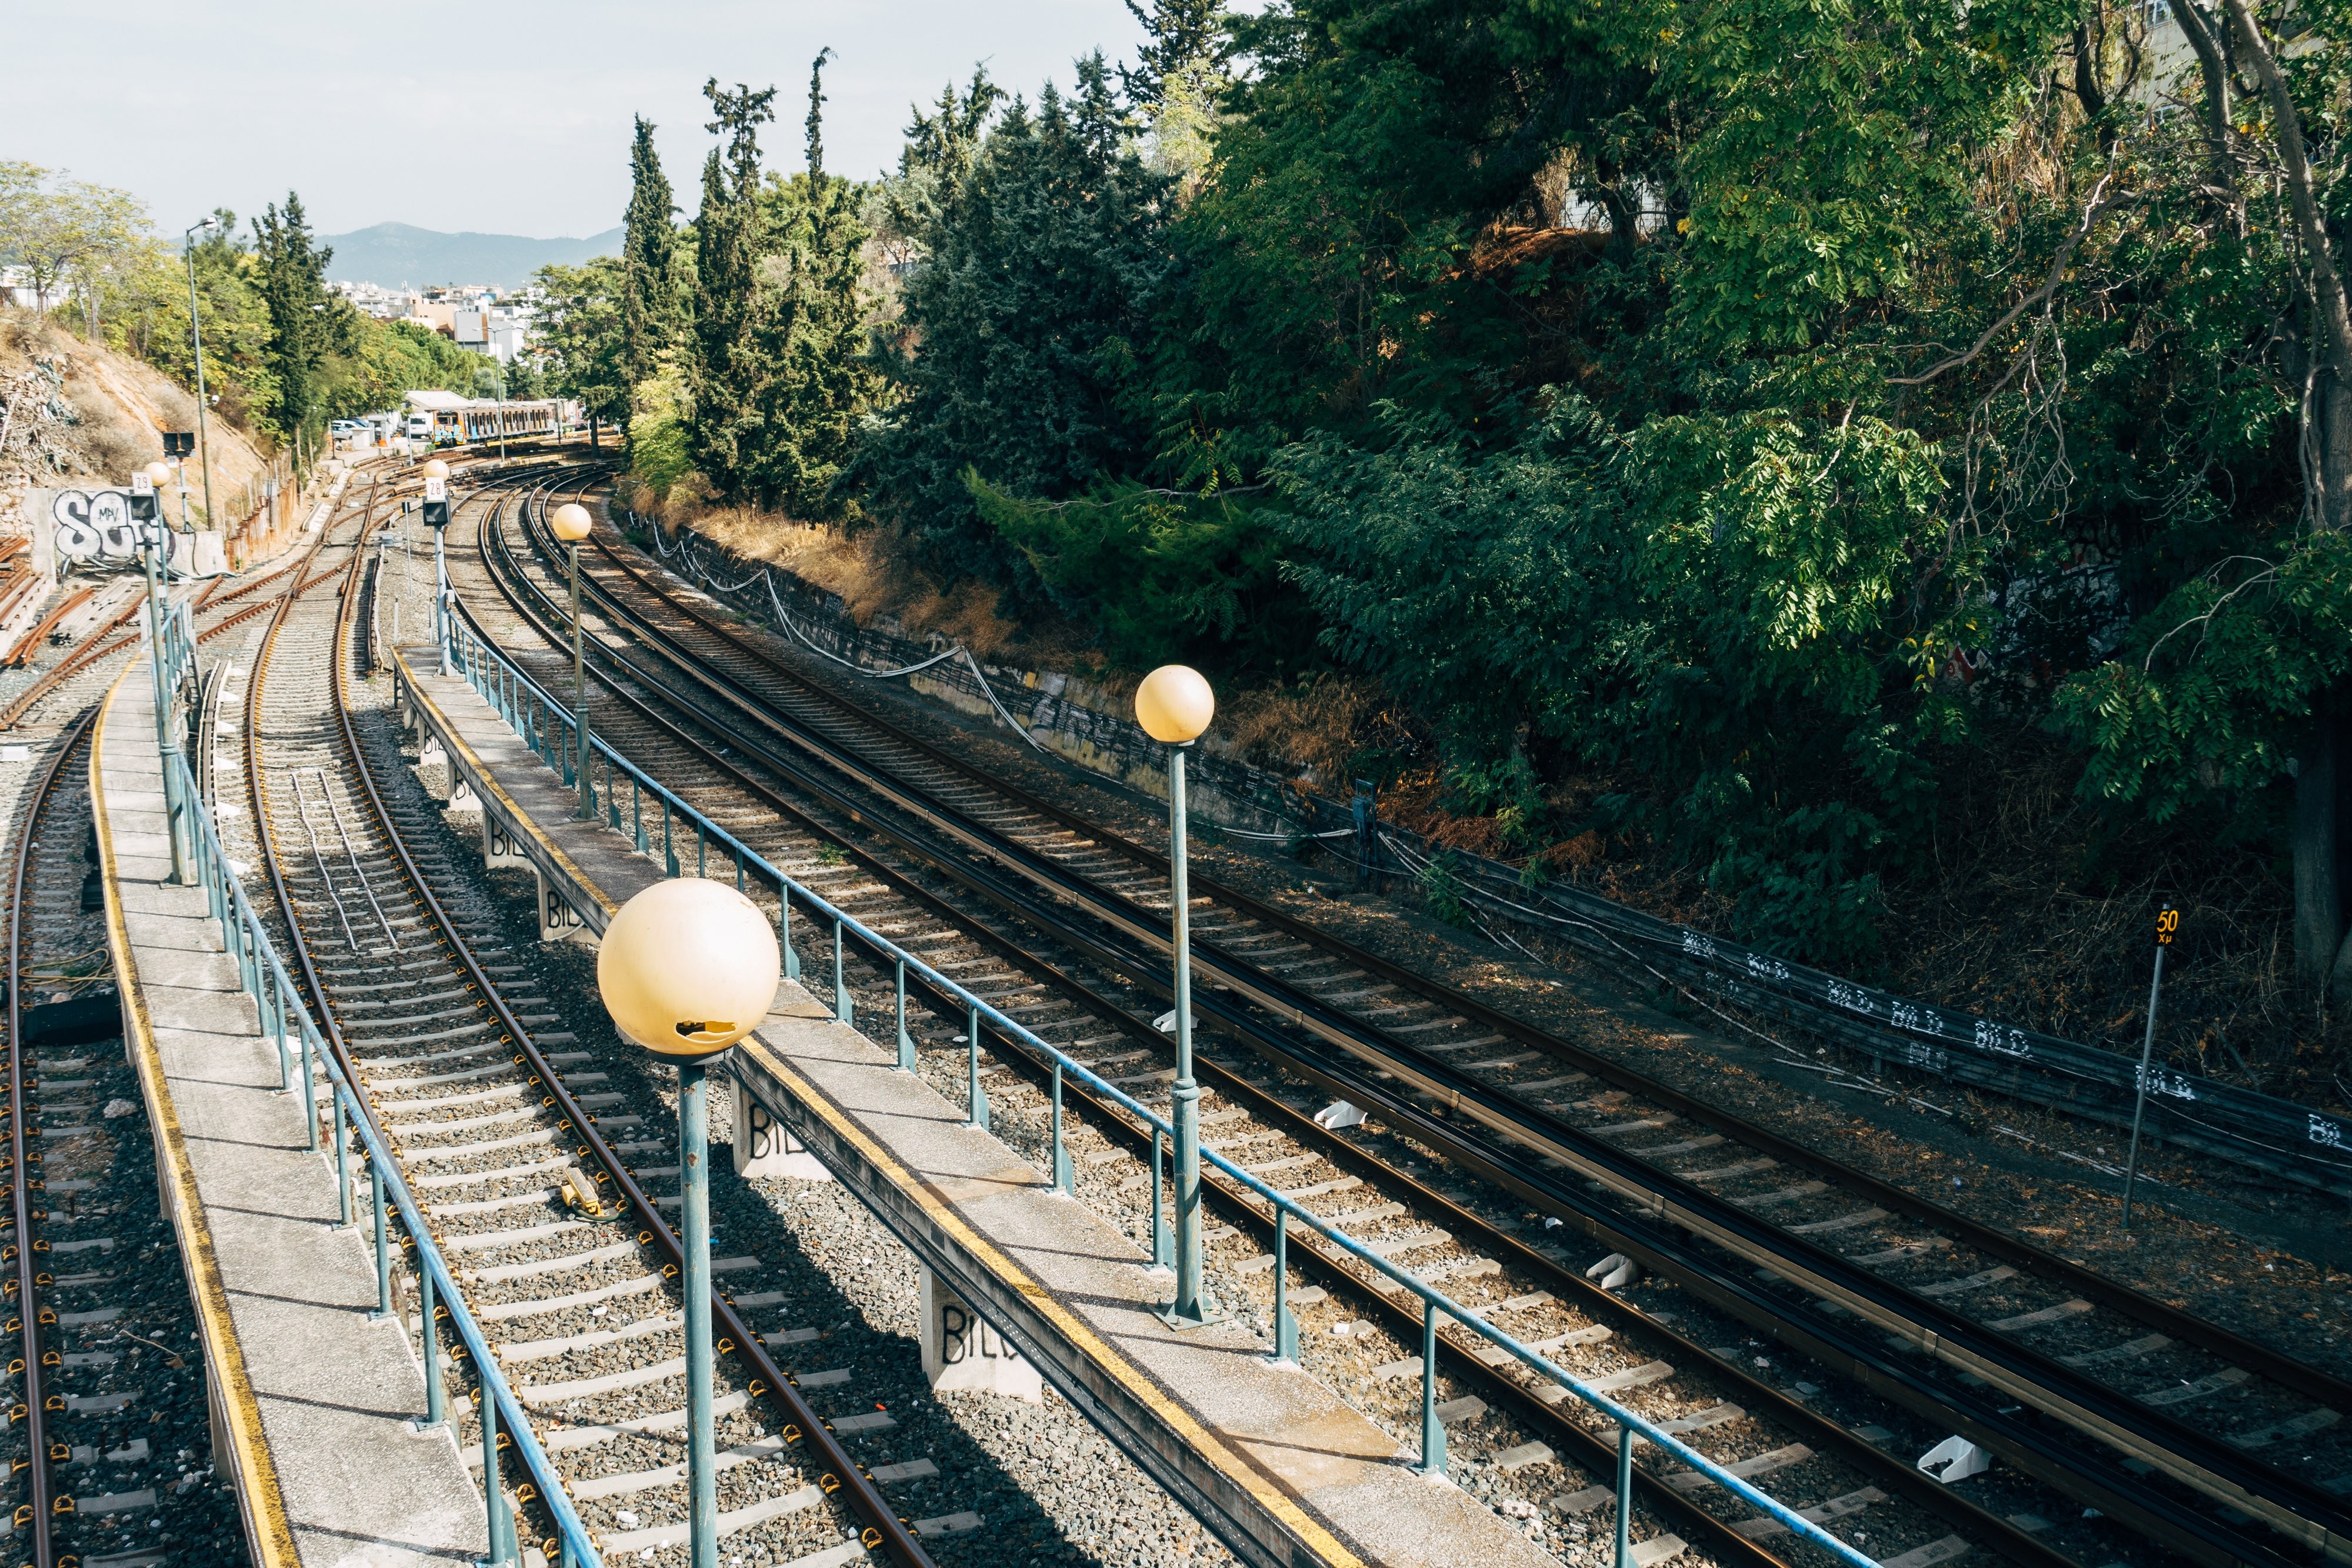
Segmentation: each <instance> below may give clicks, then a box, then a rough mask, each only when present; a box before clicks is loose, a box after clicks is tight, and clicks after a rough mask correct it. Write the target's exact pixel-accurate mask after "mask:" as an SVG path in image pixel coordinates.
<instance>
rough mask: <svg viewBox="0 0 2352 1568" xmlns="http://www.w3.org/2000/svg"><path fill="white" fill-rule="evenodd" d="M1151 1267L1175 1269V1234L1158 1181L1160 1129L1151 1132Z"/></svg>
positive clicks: (1173, 1270) (1171, 1270)
mask: <svg viewBox="0 0 2352 1568" xmlns="http://www.w3.org/2000/svg"><path fill="white" fill-rule="evenodd" d="M1151 1267H1152V1268H1155V1269H1160V1268H1164V1269H1166V1270H1168V1271H1169V1272H1170V1273H1171V1274H1172V1273H1174V1272H1175V1269H1176V1233H1175V1232H1174V1231H1172V1230H1170V1229H1169V1228H1168V1209H1167V1204H1166V1201H1165V1199H1164V1198H1163V1197H1162V1196H1161V1192H1160V1129H1159V1128H1157V1127H1155V1128H1153V1129H1152V1130H1151Z"/></svg>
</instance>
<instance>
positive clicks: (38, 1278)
mask: <svg viewBox="0 0 2352 1568" xmlns="http://www.w3.org/2000/svg"><path fill="white" fill-rule="evenodd" d="M317 548H318V547H317V546H315V545H314V546H313V547H312V548H311V549H310V551H309V552H305V553H304V556H303V558H302V560H301V561H298V562H295V563H291V564H289V565H288V566H285V567H281V568H280V569H279V570H278V571H276V572H273V573H271V574H269V575H268V576H267V577H264V578H261V579H259V580H257V581H256V582H254V583H251V584H247V585H246V586H245V587H243V588H241V589H240V590H238V592H237V594H236V595H229V597H230V598H235V597H240V596H242V595H246V594H250V593H252V592H254V591H256V590H257V589H259V588H261V587H263V586H265V585H266V584H269V583H272V582H275V581H276V580H277V579H278V578H279V577H282V576H284V575H285V574H287V573H288V572H290V571H293V570H295V569H296V568H298V567H299V566H301V565H303V564H305V563H307V562H308V561H309V560H310V558H311V557H312V556H315V555H316V553H317ZM219 582H220V579H217V578H216V579H215V580H214V584H213V586H214V587H216V586H217V585H218V584H219ZM211 592H212V589H211V588H210V587H208V588H207V589H206V590H205V595H204V596H203V597H202V598H200V599H199V600H198V601H197V603H196V605H192V606H191V608H200V607H206V606H205V603H204V601H205V599H209V597H210V596H211ZM226 602H227V599H224V600H223V601H222V603H224V604H226ZM146 603H147V601H146V597H145V595H140V596H139V597H138V598H136V599H134V600H133V601H132V603H131V607H130V608H129V609H127V610H126V611H124V612H123V614H122V615H121V616H118V617H117V618H116V619H115V620H114V621H113V622H111V623H110V626H120V625H121V623H122V622H123V621H124V620H128V619H130V618H131V617H132V616H137V615H138V614H140V613H141V611H142V610H143V609H144V608H145V606H146ZM212 607H217V606H212ZM267 607H268V604H266V603H265V604H264V605H256V606H254V607H253V611H248V612H245V614H250V613H254V612H257V611H258V610H260V609H264V608H267ZM243 618H244V614H240V615H238V616H232V617H230V618H229V619H228V620H226V621H223V622H219V623H216V624H215V625H214V626H209V627H206V628H205V630H204V631H203V632H201V633H200V634H198V635H199V640H202V639H204V638H209V637H215V636H217V635H218V634H219V633H221V632H223V631H226V630H227V629H228V628H229V626H233V625H236V624H237V622H239V621H240V620H242V619H243ZM100 635H103V634H102V633H100V634H93V637H92V641H93V642H95V640H96V637H97V636H100ZM130 640H131V639H128V638H126V639H123V643H122V646H128V644H129V642H130ZM86 651H87V650H86ZM106 651H110V650H108V649H103V648H101V649H98V650H97V653H96V654H92V655H91V656H90V657H87V658H82V659H81V660H80V662H79V664H77V665H74V666H73V668H66V667H65V666H62V665H61V666H60V667H59V669H58V670H57V671H52V672H51V673H52V676H55V677H57V678H58V679H63V677H64V676H67V675H70V674H71V673H73V671H74V670H75V669H79V668H87V666H88V665H89V664H90V663H94V662H95V661H96V658H97V657H98V655H101V654H103V653H104V652H106ZM58 679H50V680H48V681H47V684H46V685H43V684H37V685H36V686H35V687H33V688H29V689H27V691H26V693H25V694H24V695H23V696H22V697H20V698H19V699H18V703H19V704H20V705H21V707H24V708H28V707H30V706H31V704H32V702H33V701H37V700H39V698H40V697H42V696H44V695H46V694H47V691H48V690H51V689H55V687H56V685H57V684H58ZM99 711H100V710H99V708H98V706H97V705H95V704H93V705H92V706H91V707H90V708H89V709H88V710H85V711H84V712H83V713H82V714H80V715H79V717H78V718H76V719H75V720H74V721H73V722H72V724H71V726H70V727H69V728H68V730H67V731H65V732H64V733H63V734H61V735H60V736H59V737H58V740H57V742H56V743H55V745H54V749H53V750H52V752H50V755H49V758H48V760H47V763H45V764H44V765H43V768H42V771H41V773H40V776H39V778H38V779H37V782H36V783H35V784H34V787H33V790H32V793H31V796H30V798H29V800H28V802H27V804H26V812H25V816H24V817H23V818H22V821H21V824H20V830H19V834H18V837H17V843H16V855H15V858H14V859H13V862H12V865H11V868H10V874H9V889H8V916H7V920H8V930H7V941H6V949H7V974H6V980H5V984H6V987H7V995H8V1037H7V1043H8V1091H9V1106H10V1116H9V1132H8V1162H7V1169H8V1171H9V1173H10V1178H9V1179H8V1180H7V1184H6V1186H5V1189H0V1191H5V1194H6V1196H7V1197H8V1199H9V1202H10V1205H11V1213H12V1215H13V1219H14V1224H15V1226H16V1245H15V1246H14V1247H10V1248H9V1249H8V1253H9V1255H10V1257H11V1259H12V1260H13V1261H14V1263H15V1264H16V1269H15V1272H14V1275H13V1277H12V1278H10V1279H8V1281H7V1291H6V1293H7V1294H8V1295H9V1296H12V1297H14V1298H15V1304H16V1319H15V1320H14V1321H11V1322H10V1323H9V1324H8V1327H9V1328H10V1329H11V1330H14V1331H18V1332H19V1333H20V1335H21V1340H22V1343H23V1346H24V1354H23V1358H22V1362H21V1367H22V1371H23V1374H24V1378H25V1397H24V1400H23V1402H22V1404H21V1405H18V1406H17V1407H16V1408H15V1409H13V1410H12V1411H11V1412H10V1416H11V1418H12V1420H13V1419H16V1418H19V1417H21V1419H23V1421H24V1422H25V1424H26V1461H25V1463H24V1468H25V1470H26V1485H27V1487H28V1489H29V1490H30V1492H31V1497H30V1500H28V1501H27V1502H26V1503H25V1504H23V1505H20V1506H19V1508H18V1509H17V1510H16V1516H15V1522H16V1525H17V1526H18V1527H19V1528H22V1529H26V1530H27V1531H28V1533H29V1539H28V1542H27V1546H28V1549H29V1550H30V1552H31V1553H32V1556H31V1559H30V1562H31V1563H32V1568H57V1564H58V1562H59V1559H58V1554H57V1542H56V1540H55V1536H54V1533H53V1531H54V1526H55V1523H56V1521H58V1519H61V1518H65V1517H69V1516H70V1515H71V1514H72V1512H73V1500H72V1498H71V1497H70V1496H68V1495H66V1494H64V1493H56V1492H52V1490H51V1481H50V1476H49V1467H50V1465H51V1464H53V1463H55V1462H56V1461H57V1460H58V1459H59V1458H64V1457H66V1456H64V1455H62V1454H60V1453H58V1452H57V1451H56V1450H55V1449H53V1448H52V1447H51V1445H50V1443H49V1441H48V1427H47V1424H48V1417H49V1415H52V1414H53V1413H55V1412H58V1411H61V1410H63V1409H64V1407H65V1405H64V1396H63V1395H62V1394H59V1395H55V1396H52V1395H50V1394H47V1392H46V1386H47V1372H48V1369H49V1368H50V1367H52V1366H58V1365H61V1364H62V1357H61V1354H60V1352H56V1351H52V1350H48V1349H47V1348H45V1345H44V1339H45V1336H44V1335H43V1333H42V1330H43V1329H44V1328H46V1327H47V1326H48V1325H50V1324H52V1323H54V1322H55V1321H56V1313H55V1310H54V1309H51V1308H48V1307H47V1306H44V1305H42V1304H41V1303H40V1288H41V1287H42V1286H43V1285H46V1284H47V1283H48V1282H49V1277H48V1276H47V1274H46V1273H45V1272H43V1271H42V1270H41V1268H40V1267H39V1263H40V1258H41V1255H42V1253H43V1252H44V1251H46V1249H47V1241H46V1240H43V1239H41V1238H37V1237H35V1236H34V1235H33V1228H32V1227H33V1221H35V1220H36V1219H39V1218H42V1217H45V1215H46V1211H44V1210H41V1209H37V1208H35V1207H33V1194H34V1193H35V1192H36V1191H38V1190H41V1189H42V1187H43V1183H42V1182H41V1180H40V1179H39V1178H38V1177H37V1175H36V1173H35V1169H34V1167H35V1166H36V1165H37V1164H38V1163H40V1162H41V1155H40V1152H38V1151H37V1150H33V1149H30V1148H28V1147H27V1143H26V1140H27V1138H28V1136H30V1135H31V1133H32V1131H34V1130H33V1129H32V1127H31V1120H32V1113H33V1102H32V1096H33V1093H34V1091H35V1090H36V1089H37V1088H38V1087H39V1079H37V1077H36V1076H34V1075H33V1074H32V1072H31V1070H30V1068H31V1065H32V1064H31V1060H30V1056H29V1052H28V1050H27V1047H26V1043H25V1037H24V982H23V970H24V963H25V924H24V918H23V917H24V910H25V900H26V877H27V874H28V872H29V870H30V868H31V864H32V854H33V842H34V838H35V837H36V835H37V830H38V828H39V825H40V819H41V814H42V812H43V811H45V810H46V809H47V806H48V804H49V800H50V797H51V795H53V794H54V793H55V791H56V788H57V784H58V779H59V778H60V777H61V776H62V775H63V773H64V770H65V764H66V763H67V762H68V759H69V758H70V757H71V756H72V754H73V752H75V751H76V750H77V749H78V748H79V746H80V745H81V744H82V742H84V740H86V739H87V738H88V736H89V732H90V730H91V728H92V726H94V725H95V724H96V723H97V721H98V715H99ZM0 728H5V725H0ZM66 1560H67V1561H72V1559H71V1557H70V1556H68V1558H67V1559H66Z"/></svg>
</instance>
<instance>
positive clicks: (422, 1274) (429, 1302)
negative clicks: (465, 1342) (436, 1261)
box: [416, 1258, 447, 1432]
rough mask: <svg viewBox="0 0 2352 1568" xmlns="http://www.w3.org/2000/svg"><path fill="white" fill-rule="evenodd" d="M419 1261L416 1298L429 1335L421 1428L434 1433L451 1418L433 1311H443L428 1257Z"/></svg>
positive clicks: (418, 1428) (426, 1339) (427, 1338)
mask: <svg viewBox="0 0 2352 1568" xmlns="http://www.w3.org/2000/svg"><path fill="white" fill-rule="evenodd" d="M416 1262H417V1269H416V1300H417V1304H418V1305H419V1306H421V1307H422V1308H423V1309H424V1316H423V1319H422V1322H423V1332H424V1335H425V1420H424V1422H423V1423H422V1424H421V1425H420V1426H418V1427H417V1430H418V1431H420V1432H433V1431H437V1430H439V1428H440V1426H441V1423H442V1422H443V1421H445V1420H446V1419H447V1414H446V1410H445V1409H444V1407H443V1398H444V1396H443V1394H442V1392H441V1325H440V1324H438V1323H436V1322H435V1321H433V1314H434V1313H435V1312H436V1310H439V1307H440V1303H439V1302H437V1301H436V1300H434V1299H433V1293H434V1292H433V1270H431V1269H430V1268H425V1266H424V1265H425V1259H424V1258H418V1259H417V1260H416Z"/></svg>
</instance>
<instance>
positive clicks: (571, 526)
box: [547, 501, 596, 544]
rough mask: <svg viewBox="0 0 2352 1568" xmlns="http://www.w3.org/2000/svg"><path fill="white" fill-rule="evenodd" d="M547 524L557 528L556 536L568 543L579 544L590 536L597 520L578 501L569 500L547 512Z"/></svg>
mask: <svg viewBox="0 0 2352 1568" xmlns="http://www.w3.org/2000/svg"><path fill="white" fill-rule="evenodd" d="M547 526H548V527H550V528H551V529H553V530H555V537H556V538H558V539H561V540H562V541H563V542H565V543H567V544H577V543H579V542H581V541H582V540H583V539H585V538H587V537H588V532H589V531H590V530H591V529H593V528H594V527H595V526H596V520H595V519H594V518H592V517H590V516H589V515H588V509H587V508H586V507H584V506H582V505H581V504H580V503H579V502H578V501H567V502H565V503H564V504H563V505H562V506H560V507H557V508H556V509H555V510H553V511H551V512H550V513H548V514H547Z"/></svg>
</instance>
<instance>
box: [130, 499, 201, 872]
mask: <svg viewBox="0 0 2352 1568" xmlns="http://www.w3.org/2000/svg"><path fill="white" fill-rule="evenodd" d="M158 468H163V464H161V463H153V464H150V465H149V466H148V467H146V468H142V469H140V470H139V472H138V473H137V474H136V475H134V476H133V477H132V479H131V522H132V524H133V526H135V527H136V528H137V529H138V531H139V542H140V544H141V545H142V550H143V553H144V554H145V555H146V557H147V630H148V639H147V651H148V654H149V656H150V658H151V659H152V668H153V671H154V682H155V755H156V759H157V760H158V761H159V762H161V763H163V802H164V822H163V828H164V837H168V838H169V839H170V840H171V841H172V882H173V886H175V887H185V886H187V883H188V855H187V848H186V846H185V845H184V843H183V842H182V840H181V837H180V816H179V812H178V811H177V810H176V809H174V807H175V806H176V805H178V804H179V803H178V801H177V800H176V798H175V797H176V796H177V795H178V794H179V787H180V786H179V784H178V783H177V778H178V775H177V774H176V773H174V772H173V769H172V766H171V763H170V760H169V759H170V755H171V753H172V752H173V751H175V750H176V749H177V748H176V747H174V746H173V744H172V690H171V687H170V685H169V681H170V675H169V671H168V667H167V666H166V664H165V662H164V658H163V544H164V541H165V538H166V537H167V536H166V533H165V531H164V527H163V506H162V504H161V503H160V502H159V501H158V500H156V496H155V490H154V479H155V470H156V469H158ZM169 473H170V470H168V469H166V470H165V476H166V477H167V478H168V477H169Z"/></svg>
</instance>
